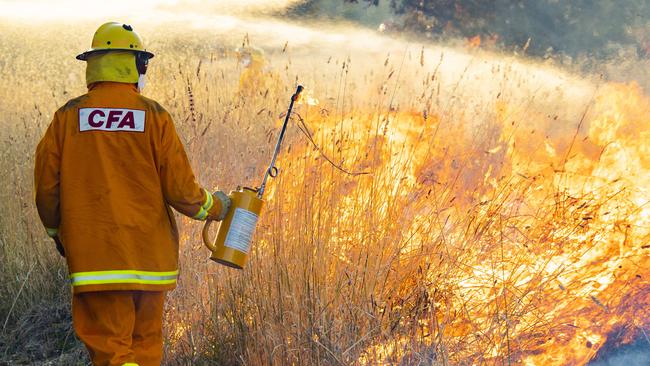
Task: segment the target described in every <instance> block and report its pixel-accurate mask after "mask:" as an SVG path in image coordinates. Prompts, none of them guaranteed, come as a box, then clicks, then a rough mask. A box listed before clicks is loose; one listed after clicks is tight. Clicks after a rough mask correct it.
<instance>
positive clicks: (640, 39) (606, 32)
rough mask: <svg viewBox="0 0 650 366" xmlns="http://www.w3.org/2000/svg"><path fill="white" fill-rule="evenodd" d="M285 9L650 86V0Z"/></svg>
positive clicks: (388, 1)
mask: <svg viewBox="0 0 650 366" xmlns="http://www.w3.org/2000/svg"><path fill="white" fill-rule="evenodd" d="M286 14H288V15H290V16H293V17H294V18H298V19H302V20H306V18H309V19H314V20H323V19H327V20H335V21H336V20H338V21H346V22H353V23H355V24H358V25H361V26H365V27H368V28H371V29H373V30H376V29H378V28H381V29H383V30H386V32H387V33H393V34H396V33H407V34H408V35H409V36H415V37H416V38H418V37H422V38H428V39H431V40H434V41H437V42H443V43H449V42H452V43H456V44H458V43H459V41H460V44H462V43H463V42H465V43H466V40H467V39H470V38H472V37H479V39H482V40H483V42H482V46H483V47H485V46H486V44H487V46H488V47H489V48H492V49H493V50H497V51H499V52H506V53H512V52H515V53H518V54H520V55H521V54H525V55H527V56H529V57H533V58H538V59H545V60H547V61H549V62H552V63H554V64H559V65H562V66H564V67H570V68H572V69H573V70H575V71H579V72H586V73H590V74H597V75H602V76H603V77H604V78H605V79H607V80H612V81H624V82H627V81H633V80H634V81H637V82H639V83H640V84H641V85H642V86H644V87H645V88H646V89H648V88H650V77H649V76H648V73H647V71H646V70H648V68H649V67H650V61H649V57H650V2H648V1H645V0H624V1H617V2H610V1H592V0H575V1H561V0H516V1H511V0H496V1H492V0H429V1H421V0H358V1H354V0H307V1H303V2H300V3H299V4H298V5H294V6H291V7H289V8H287V12H286Z"/></svg>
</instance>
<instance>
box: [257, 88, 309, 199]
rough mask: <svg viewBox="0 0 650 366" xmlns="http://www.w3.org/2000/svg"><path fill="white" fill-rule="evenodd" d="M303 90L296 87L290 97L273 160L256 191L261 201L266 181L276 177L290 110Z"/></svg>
mask: <svg viewBox="0 0 650 366" xmlns="http://www.w3.org/2000/svg"><path fill="white" fill-rule="evenodd" d="M303 89H304V88H303V86H302V85H298V88H296V92H295V93H294V94H293V95H292V96H291V103H289V109H287V115H286V116H285V117H284V123H283V124H282V130H280V136H279V137H278V142H277V143H276V144H275V151H274V152H273V159H271V164H270V165H269V167H268V169H266V173H265V174H264V180H262V184H261V185H260V188H259V189H258V190H257V197H258V198H259V199H262V196H263V195H264V189H265V188H266V181H267V180H268V179H269V177H272V178H275V177H276V176H277V175H278V168H277V167H276V166H275V161H276V160H277V158H278V154H279V153H280V147H281V145H282V140H284V133H285V132H286V131H287V124H288V123H289V118H291V110H292V109H293V103H295V102H296V101H297V100H298V98H299V97H300V93H302V90H303Z"/></svg>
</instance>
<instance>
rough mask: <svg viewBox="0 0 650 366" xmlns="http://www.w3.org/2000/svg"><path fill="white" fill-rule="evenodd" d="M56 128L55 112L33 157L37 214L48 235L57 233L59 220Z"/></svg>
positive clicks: (58, 143) (57, 118) (59, 160)
mask: <svg viewBox="0 0 650 366" xmlns="http://www.w3.org/2000/svg"><path fill="white" fill-rule="evenodd" d="M58 128H60V126H59V115H58V112H57V113H55V114H54V118H53V119H52V122H51V123H50V125H49V127H48V128H47V131H45V135H44V136H43V138H42V139H41V141H40V142H39V143H38V146H37V147H36V156H35V159H34V160H35V162H34V200H35V202H36V209H37V210H38V216H39V217H40V219H41V222H42V223H43V225H44V226H45V230H46V231H47V234H48V235H49V236H50V237H55V236H57V235H58V231H59V224H60V222H61V216H60V212H59V183H60V181H59V171H60V169H61V146H60V141H59V138H58V133H57V129H58Z"/></svg>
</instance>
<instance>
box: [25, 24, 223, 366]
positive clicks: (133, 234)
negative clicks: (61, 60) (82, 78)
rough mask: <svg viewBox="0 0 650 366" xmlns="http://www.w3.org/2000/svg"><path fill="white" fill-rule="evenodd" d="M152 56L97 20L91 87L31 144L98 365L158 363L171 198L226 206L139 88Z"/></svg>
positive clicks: (199, 210) (41, 194)
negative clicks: (203, 182)
mask: <svg viewBox="0 0 650 366" xmlns="http://www.w3.org/2000/svg"><path fill="white" fill-rule="evenodd" d="M152 57H153V54H152V53H151V52H149V51H146V50H145V48H144V45H143V43H142V39H141V38H140V36H138V34H137V33H136V32H134V31H133V29H132V27H131V26H129V25H127V24H121V23H116V22H110V23H106V24H104V25H102V26H100V27H99V29H97V31H96V32H95V35H94V37H93V40H92V47H91V49H90V50H88V51H86V52H84V53H82V54H80V55H78V56H77V59H79V60H82V61H85V62H86V85H87V87H88V93H87V94H84V95H82V96H80V97H78V98H75V99H72V100H70V101H68V102H67V103H66V104H65V105H64V106H63V107H61V108H60V109H59V110H58V111H57V112H56V113H55V114H54V117H53V120H52V122H51V123H50V125H49V127H48V129H47V131H46V132H45V135H44V136H43V138H42V139H41V141H40V143H39V144H38V147H37V149H36V158H35V170H34V179H35V198H36V206H37V209H38V214H39V216H40V219H41V221H42V223H43V225H44V226H45V228H46V231H47V234H48V235H49V236H50V237H52V238H53V239H54V241H55V243H56V246H57V248H58V249H59V251H60V253H61V254H62V255H63V256H64V257H65V259H66V261H67V264H68V268H69V272H70V280H71V285H72V292H73V297H72V321H73V325H74V329H75V332H76V333H77V335H78V336H79V339H81V341H82V342H83V343H84V344H85V345H86V348H87V349H88V351H89V353H90V357H91V359H92V361H93V364H95V365H141V366H144V365H159V364H160V362H161V359H162V316H163V303H164V299H165V294H166V292H167V291H169V290H172V289H174V288H175V286H176V280H177V278H178V273H179V272H178V246H179V235H178V229H177V226H176V222H175V220H174V215H173V213H172V210H171V209H170V207H173V208H174V209H176V210H177V211H179V212H180V213H182V214H184V215H187V216H189V217H192V218H194V219H197V220H206V219H211V220H222V219H223V218H224V217H225V215H226V213H227V212H228V209H229V207H230V204H231V203H230V200H229V198H228V197H227V196H226V195H225V194H224V193H223V192H216V193H214V194H211V193H210V192H209V191H208V190H206V189H203V188H201V186H199V184H198V183H197V182H196V179H195V177H194V173H193V172H192V168H191V167H190V163H189V161H188V158H187V155H186V154H185V151H184V148H183V145H182V143H181V141H180V139H179V137H178V135H177V133H176V130H175V128H174V122H173V121H172V117H171V116H170V115H169V113H168V112H167V111H166V110H165V109H164V108H163V107H161V106H160V104H158V103H156V102H155V101H153V100H151V99H148V98H145V97H143V96H142V95H141V94H140V91H141V89H142V88H143V86H144V76H145V73H146V70H147V64H148V61H149V59H150V58H152Z"/></svg>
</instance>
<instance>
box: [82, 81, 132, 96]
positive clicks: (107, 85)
mask: <svg viewBox="0 0 650 366" xmlns="http://www.w3.org/2000/svg"><path fill="white" fill-rule="evenodd" d="M98 90H112V91H133V92H136V93H138V88H137V87H136V84H131V83H117V82H113V81H99V82H96V83H92V84H90V85H88V91H98Z"/></svg>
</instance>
